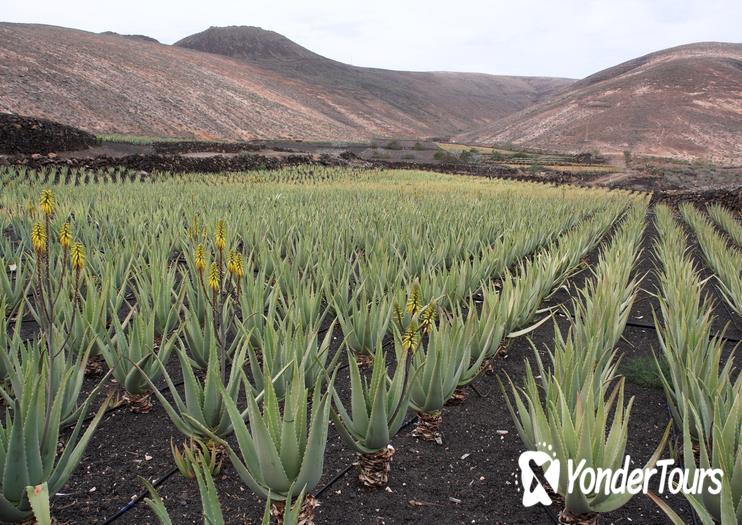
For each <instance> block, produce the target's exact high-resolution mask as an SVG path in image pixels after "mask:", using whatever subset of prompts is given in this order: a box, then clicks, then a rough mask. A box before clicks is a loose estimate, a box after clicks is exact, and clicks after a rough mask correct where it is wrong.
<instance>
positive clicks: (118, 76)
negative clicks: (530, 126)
mask: <svg viewBox="0 0 742 525" xmlns="http://www.w3.org/2000/svg"><path fill="white" fill-rule="evenodd" d="M233 29H234V28H230V29H228V30H227V31H226V32H227V33H228V34H229V36H230V38H229V39H228V41H229V43H230V45H233V46H235V49H237V50H239V53H236V52H231V53H224V54H234V55H235V56H239V58H230V57H227V56H219V55H218V54H213V53H204V52H202V51H197V50H192V49H186V48H185V44H184V45H181V46H167V45H161V44H156V43H152V42H148V41H144V40H141V39H132V38H126V37H121V36H116V35H99V34H93V33H88V32H84V31H78V30H74V29H66V28H60V27H54V26H41V25H26V24H6V23H0V111H6V112H15V113H18V114H24V115H34V116H39V117H45V118H49V119H52V120H55V121H58V122H62V123H65V124H70V125H74V126H77V127H80V128H82V129H86V130H90V131H95V132H120V133H136V134H146V135H180V136H191V135H195V136H197V137H202V138H227V139H251V138H280V137H285V138H304V139H345V140H347V139H358V138H364V137H368V136H372V135H397V136H401V135H414V136H427V135H447V134H451V133H455V132H458V131H461V130H463V129H469V128H471V127H472V126H473V125H477V126H481V125H486V124H488V123H491V122H494V121H495V120H496V119H498V118H501V117H502V116H504V115H506V114H508V113H512V112H513V111H518V110H520V109H522V108H524V107H525V106H526V105H528V104H532V103H534V102H537V101H539V100H541V99H543V98H544V97H545V96H547V95H549V94H551V93H553V92H554V91H557V90H559V89H562V88H563V87H565V86H566V85H569V84H570V83H571V82H572V81H570V80H565V79H551V78H545V79H539V78H524V77H500V76H493V75H479V74H467V73H403V72H395V71H384V70H376V69H366V68H356V67H352V66H347V65H345V64H341V63H339V62H334V61H332V60H329V59H325V58H323V57H320V56H319V55H316V54H314V53H312V52H310V51H308V50H306V49H304V48H302V47H301V46H298V45H297V44H294V43H293V42H291V41H289V40H288V39H285V38H284V37H281V36H280V35H278V34H277V33H272V32H268V31H262V30H257V29H249V30H248V31H244V29H243V30H241V31H237V32H236V35H235V32H234V31H233ZM215 32H216V33H219V32H220V30H213V29H212V30H209V31H206V32H205V33H202V34H200V35H204V34H206V35H214V33H215ZM197 36H198V35H194V37H193V39H191V42H192V43H193V42H194V41H195V42H197V41H198V39H197V38H196V37H197ZM191 47H198V46H197V45H195V44H192V45H191ZM210 50H211V49H210ZM221 50H222V51H224V49H221ZM248 51H249V52H248ZM250 56H252V57H253V59H252V60H248V59H247V58H249V57H250Z"/></svg>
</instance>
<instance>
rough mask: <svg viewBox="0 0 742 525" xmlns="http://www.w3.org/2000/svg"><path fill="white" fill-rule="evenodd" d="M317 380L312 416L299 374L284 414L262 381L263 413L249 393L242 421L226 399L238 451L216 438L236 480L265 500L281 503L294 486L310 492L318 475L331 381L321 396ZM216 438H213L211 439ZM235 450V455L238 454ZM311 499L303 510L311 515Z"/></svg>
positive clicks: (322, 457) (332, 379) (305, 389)
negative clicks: (224, 450) (225, 452)
mask: <svg viewBox="0 0 742 525" xmlns="http://www.w3.org/2000/svg"><path fill="white" fill-rule="evenodd" d="M323 379H324V378H323V377H320V378H318V379H317V382H316V384H315V386H314V390H313V393H312V397H311V399H312V408H311V413H309V414H308V413H307V410H308V403H307V394H308V390H307V388H306V387H305V385H304V380H303V378H302V377H301V374H294V376H293V379H292V381H291V385H290V387H289V390H288V392H287V394H286V397H285V400H284V406H283V410H281V408H280V407H279V403H278V397H277V396H276V392H275V390H274V388H273V383H272V381H266V383H265V391H264V392H265V395H264V401H263V410H262V412H261V410H260V408H259V407H258V403H257V400H256V398H255V396H254V395H253V393H252V392H251V391H248V392H247V420H248V422H249V424H246V423H245V420H244V419H243V417H244V416H243V415H242V414H241V413H240V411H239V410H238V408H237V405H236V404H235V402H234V401H232V400H231V399H229V398H228V397H226V396H225V399H224V402H225V404H226V405H227V411H228V413H229V417H230V420H231V421H232V426H233V427H234V433H235V438H236V441H237V451H235V450H234V449H233V448H232V447H231V446H230V445H229V444H228V443H226V442H224V441H223V440H220V441H221V442H222V443H223V444H224V445H225V446H226V448H227V451H228V454H229V458H230V460H231V462H232V465H233V466H234V468H235V470H236V471H237V473H238V475H239V476H240V479H242V481H243V482H245V483H246V484H247V485H248V486H249V487H250V488H251V489H252V490H253V491H255V492H256V493H257V494H259V495H261V496H263V497H265V498H269V497H270V498H273V499H274V500H278V501H283V500H285V499H286V498H287V497H289V495H290V494H292V493H293V492H292V491H293V490H294V489H295V488H296V489H298V488H301V489H302V491H306V492H307V493H309V491H311V490H312V488H313V487H314V486H315V485H316V484H317V482H318V481H319V479H320V478H321V477H322V471H323V468H324V452H325V446H326V444H327V428H328V424H329V419H330V396H331V395H332V384H333V382H334V378H331V379H330V381H329V383H328V385H327V390H326V391H325V392H324V393H323V392H322V380H323ZM213 437H214V438H216V436H213ZM238 452H239V453H238ZM313 502H314V499H313V498H312V497H311V496H307V497H306V498H305V501H304V503H303V509H304V510H303V511H304V512H307V513H309V514H310V516H309V517H308V521H307V522H308V523H310V522H311V509H312V508H313V505H314V503H313Z"/></svg>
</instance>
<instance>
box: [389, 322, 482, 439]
mask: <svg viewBox="0 0 742 525" xmlns="http://www.w3.org/2000/svg"><path fill="white" fill-rule="evenodd" d="M461 332H462V330H456V329H455V328H452V327H449V326H447V325H445V324H444V325H442V326H441V327H439V328H437V327H435V326H433V327H432V329H431V332H430V334H429V339H428V342H427V344H426V345H422V344H421V345H420V346H419V347H418V348H417V349H416V350H414V353H413V355H412V364H411V370H412V372H411V373H412V374H413V378H412V384H411V386H410V406H411V407H412V408H413V409H414V410H415V411H416V412H417V415H418V422H417V426H416V427H415V430H414V431H413V434H414V435H415V436H418V437H420V438H422V439H425V440H430V441H435V442H437V443H439V444H440V443H442V437H441V433H440V424H441V420H442V415H441V409H442V408H443V406H444V405H445V404H446V401H448V399H450V398H451V396H452V395H453V393H454V391H455V390H456V387H457V386H458V384H459V382H460V380H461V376H462V375H463V374H464V373H465V372H466V371H467V370H468V369H469V367H470V363H471V346H470V345H463V346H459V345H458V343H460V336H461ZM403 345H404V343H401V344H400V343H398V344H396V345H395V350H396V353H397V362H403V361H404V352H406V351H412V350H408V349H405V348H404V346H403Z"/></svg>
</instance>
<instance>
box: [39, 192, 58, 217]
mask: <svg viewBox="0 0 742 525" xmlns="http://www.w3.org/2000/svg"><path fill="white" fill-rule="evenodd" d="M39 207H40V208H41V211H42V212H44V215H46V216H47V217H50V216H51V215H52V214H53V213H54V194H53V193H52V190H42V191H41V200H40V201H39Z"/></svg>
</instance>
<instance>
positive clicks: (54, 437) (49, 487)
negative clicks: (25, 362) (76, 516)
mask: <svg viewBox="0 0 742 525" xmlns="http://www.w3.org/2000/svg"><path fill="white" fill-rule="evenodd" d="M41 372H42V373H40V374H38V375H33V376H30V377H28V378H27V381H26V383H25V386H24V393H23V396H22V400H18V399H17V400H15V401H14V403H13V405H12V411H11V412H12V414H11V412H7V413H6V417H5V421H4V422H2V423H0V466H1V467H2V471H3V473H4V475H3V477H2V480H0V520H2V521H5V522H14V523H16V522H22V521H26V520H28V519H29V518H30V517H32V516H33V511H35V510H37V509H39V508H48V501H47V502H46V503H45V502H44V501H43V497H44V495H46V496H47V497H48V495H49V494H50V493H51V494H56V493H57V492H58V491H59V490H60V489H61V488H62V486H63V485H64V484H65V483H66V482H67V480H68V479H69V477H70V476H71V475H72V473H73V472H74V470H75V468H77V465H78V463H79V462H80V460H81V459H82V456H83V454H84V452H85V448H86V447H87V445H88V443H89V441H90V438H91V437H92V435H93V432H94V431H95V429H96V427H97V426H98V423H100V420H101V419H102V418H103V414H104V413H105V410H106V408H107V402H106V403H103V404H102V405H101V407H100V408H99V409H98V411H97V412H96V414H95V416H94V417H93V418H92V420H91V421H90V423H89V424H88V427H87V428H86V429H85V430H84V431H83V427H84V424H83V420H84V418H85V416H86V415H87V412H88V406H89V400H88V401H87V402H86V403H85V405H84V406H83V408H82V409H81V410H80V411H79V413H78V415H77V419H76V423H75V427H74V429H73V430H72V433H71V434H70V436H69V437H68V438H67V439H66V440H65V444H64V450H62V451H61V452H60V451H59V448H58V442H59V439H60V428H61V423H62V403H63V397H64V394H63V391H64V389H65V386H66V384H67V383H68V382H69V381H70V380H71V377H72V373H71V372H68V373H67V374H66V375H65V377H64V378H63V379H62V381H61V383H60V385H59V387H58V389H57V391H56V392H55V393H54V394H53V395H52V396H51V405H50V406H48V405H47V390H48V388H47V385H46V377H47V376H46V374H45V373H43V372H44V370H43V365H42V366H41ZM29 488H31V490H32V491H34V494H33V497H32V498H31V499H29V496H28V489H29ZM39 498H41V501H39ZM32 504H33V509H32ZM39 519H41V516H39Z"/></svg>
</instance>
